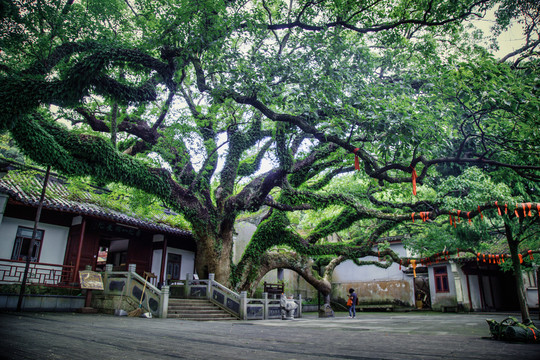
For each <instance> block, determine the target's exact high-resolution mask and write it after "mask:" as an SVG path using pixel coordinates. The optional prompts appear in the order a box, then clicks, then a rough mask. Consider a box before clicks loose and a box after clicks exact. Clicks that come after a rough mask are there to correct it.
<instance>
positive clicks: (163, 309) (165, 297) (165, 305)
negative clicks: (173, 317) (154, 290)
mask: <svg viewBox="0 0 540 360" xmlns="http://www.w3.org/2000/svg"><path fill="white" fill-rule="evenodd" d="M168 311H169V286H162V287H161V298H160V302H159V317H160V318H166V317H167V314H168Z"/></svg>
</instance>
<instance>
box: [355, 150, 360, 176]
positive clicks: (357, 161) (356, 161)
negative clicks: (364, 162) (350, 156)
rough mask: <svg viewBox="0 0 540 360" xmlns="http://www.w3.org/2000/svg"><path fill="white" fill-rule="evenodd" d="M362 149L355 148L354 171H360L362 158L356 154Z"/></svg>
mask: <svg viewBox="0 0 540 360" xmlns="http://www.w3.org/2000/svg"><path fill="white" fill-rule="evenodd" d="M358 150H360V148H354V169H355V170H359V171H360V158H359V157H358V155H357V154H356V153H357V152H358Z"/></svg>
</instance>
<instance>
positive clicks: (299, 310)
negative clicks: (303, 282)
mask: <svg viewBox="0 0 540 360" xmlns="http://www.w3.org/2000/svg"><path fill="white" fill-rule="evenodd" d="M298 317H299V318H301V317H302V294H298Z"/></svg>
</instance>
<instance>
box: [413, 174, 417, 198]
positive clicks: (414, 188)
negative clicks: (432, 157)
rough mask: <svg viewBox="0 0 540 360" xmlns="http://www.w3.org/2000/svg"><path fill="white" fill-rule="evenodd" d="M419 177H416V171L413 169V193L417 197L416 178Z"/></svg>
mask: <svg viewBox="0 0 540 360" xmlns="http://www.w3.org/2000/svg"><path fill="white" fill-rule="evenodd" d="M417 177H418V175H416V169H415V168H412V193H413V195H415V196H416V178H417Z"/></svg>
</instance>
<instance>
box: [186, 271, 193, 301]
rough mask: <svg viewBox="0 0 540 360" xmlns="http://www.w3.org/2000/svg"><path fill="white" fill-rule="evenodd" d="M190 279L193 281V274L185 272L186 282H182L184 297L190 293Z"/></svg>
mask: <svg viewBox="0 0 540 360" xmlns="http://www.w3.org/2000/svg"><path fill="white" fill-rule="evenodd" d="M191 281H193V274H191V273H187V274H186V282H185V284H184V298H185V299H188V298H189V294H191V291H190V287H191Z"/></svg>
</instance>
